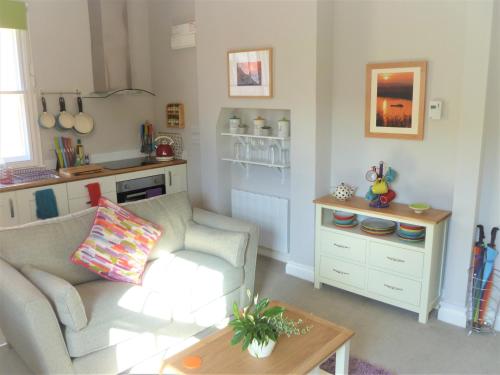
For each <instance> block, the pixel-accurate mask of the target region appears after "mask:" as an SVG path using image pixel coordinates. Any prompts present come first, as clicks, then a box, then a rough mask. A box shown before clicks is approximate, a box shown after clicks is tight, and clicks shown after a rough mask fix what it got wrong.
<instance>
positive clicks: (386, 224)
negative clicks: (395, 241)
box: [361, 218, 397, 236]
mask: <svg viewBox="0 0 500 375" xmlns="http://www.w3.org/2000/svg"><path fill="white" fill-rule="evenodd" d="M396 227H397V225H396V223H395V222H394V221H390V220H383V219H371V218H370V219H366V220H363V221H362V222H361V230H362V231H363V232H366V233H368V234H373V235H375V236H385V235H388V234H393V233H394V232H395V231H396Z"/></svg>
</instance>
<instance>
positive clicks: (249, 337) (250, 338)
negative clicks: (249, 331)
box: [242, 335, 252, 350]
mask: <svg viewBox="0 0 500 375" xmlns="http://www.w3.org/2000/svg"><path fill="white" fill-rule="evenodd" d="M251 342H252V336H251V335H246V336H245V341H243V347H242V350H246V349H247V348H248V346H249V345H250V343H251Z"/></svg>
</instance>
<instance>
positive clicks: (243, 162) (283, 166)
mask: <svg viewBox="0 0 500 375" xmlns="http://www.w3.org/2000/svg"><path fill="white" fill-rule="evenodd" d="M222 160H223V161H229V162H232V163H235V164H239V165H241V166H242V167H243V168H245V171H246V173H247V175H248V174H249V169H248V168H249V166H250V165H258V166H261V167H268V168H275V169H276V170H277V171H278V172H280V174H281V181H282V182H283V181H284V180H285V176H286V174H285V173H286V172H285V170H286V169H289V168H290V164H279V163H278V164H272V163H267V162H264V161H257V160H244V159H243V160H242V159H231V158H222Z"/></svg>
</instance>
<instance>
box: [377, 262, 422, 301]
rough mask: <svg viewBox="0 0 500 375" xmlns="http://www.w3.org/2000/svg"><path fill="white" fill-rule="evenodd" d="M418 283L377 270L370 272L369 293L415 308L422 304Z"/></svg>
mask: <svg viewBox="0 0 500 375" xmlns="http://www.w3.org/2000/svg"><path fill="white" fill-rule="evenodd" d="M420 288H421V284H420V282H418V281H414V280H409V279H405V278H404V277H398V276H394V275H390V274H386V273H383V272H380V271H376V270H369V271H368V291H369V292H372V293H376V294H379V295H382V296H385V297H388V298H391V299H394V300H397V301H400V302H405V303H409V304H412V305H415V306H418V305H419V304H420Z"/></svg>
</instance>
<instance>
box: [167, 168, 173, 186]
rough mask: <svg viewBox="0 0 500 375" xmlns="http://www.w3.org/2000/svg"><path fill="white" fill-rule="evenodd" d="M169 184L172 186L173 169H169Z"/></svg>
mask: <svg viewBox="0 0 500 375" xmlns="http://www.w3.org/2000/svg"><path fill="white" fill-rule="evenodd" d="M168 185H169V186H172V171H168Z"/></svg>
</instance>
